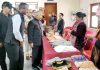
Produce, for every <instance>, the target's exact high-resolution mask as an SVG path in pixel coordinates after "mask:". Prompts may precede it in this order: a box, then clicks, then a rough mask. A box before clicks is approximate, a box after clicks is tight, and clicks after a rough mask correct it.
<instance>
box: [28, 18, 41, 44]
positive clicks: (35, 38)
mask: <svg viewBox="0 0 100 70" xmlns="http://www.w3.org/2000/svg"><path fill="white" fill-rule="evenodd" d="M27 32H28V41H29V43H34V45H35V46H40V45H41V44H42V43H41V42H42V30H41V27H40V24H39V21H38V20H37V19H35V18H34V19H33V20H31V21H30V22H29V24H28V28H27Z"/></svg>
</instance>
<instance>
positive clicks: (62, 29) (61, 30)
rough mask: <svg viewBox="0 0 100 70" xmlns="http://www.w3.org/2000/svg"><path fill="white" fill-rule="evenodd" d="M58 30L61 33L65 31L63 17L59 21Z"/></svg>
mask: <svg viewBox="0 0 100 70" xmlns="http://www.w3.org/2000/svg"><path fill="white" fill-rule="evenodd" d="M57 31H58V32H59V34H61V35H62V34H63V32H64V20H63V19H61V20H60V21H59V22H58V26H57Z"/></svg>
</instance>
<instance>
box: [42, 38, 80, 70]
mask: <svg viewBox="0 0 100 70" xmlns="http://www.w3.org/2000/svg"><path fill="white" fill-rule="evenodd" d="M79 54H80V52H79V51H78V50H77V51H73V52H63V53H57V52H55V51H54V49H53V48H52V47H51V45H50V43H49V42H48V39H47V38H46V37H44V38H43V70H52V67H47V66H46V65H45V64H46V60H49V59H52V58H54V57H60V58H66V57H70V56H72V55H79ZM71 63H72V68H71V70H78V69H77V68H76V67H75V65H74V63H73V62H71Z"/></svg>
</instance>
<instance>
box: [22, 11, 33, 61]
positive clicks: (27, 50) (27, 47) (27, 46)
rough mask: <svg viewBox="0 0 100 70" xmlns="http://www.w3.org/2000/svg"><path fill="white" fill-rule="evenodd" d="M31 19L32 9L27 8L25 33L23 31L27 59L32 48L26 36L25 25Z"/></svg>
mask: <svg viewBox="0 0 100 70" xmlns="http://www.w3.org/2000/svg"><path fill="white" fill-rule="evenodd" d="M32 19H33V17H32V10H31V9H29V10H28V11H27V13H26V15H25V33H24V52H25V56H26V59H27V60H29V59H30V57H31V54H32V49H31V47H30V45H29V43H28V37H27V27H28V23H29V22H30V21H31V20H32Z"/></svg>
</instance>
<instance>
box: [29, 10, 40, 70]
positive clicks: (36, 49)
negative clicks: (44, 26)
mask: <svg viewBox="0 0 100 70" xmlns="http://www.w3.org/2000/svg"><path fill="white" fill-rule="evenodd" d="M41 18H42V13H41V12H40V11H37V12H35V16H34V19H33V20H32V21H30V22H29V24H28V41H29V44H30V46H31V47H32V67H33V69H34V70H35V69H36V70H39V68H38V67H37V66H38V65H39V64H40V63H41V59H42V30H41V22H40V19H41Z"/></svg>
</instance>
